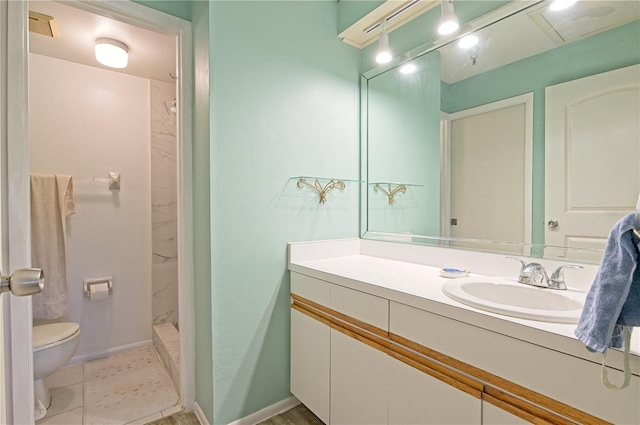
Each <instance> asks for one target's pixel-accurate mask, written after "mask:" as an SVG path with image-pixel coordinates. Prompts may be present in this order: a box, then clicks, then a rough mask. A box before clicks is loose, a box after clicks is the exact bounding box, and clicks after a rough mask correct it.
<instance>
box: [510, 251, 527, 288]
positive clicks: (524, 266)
mask: <svg viewBox="0 0 640 425" xmlns="http://www.w3.org/2000/svg"><path fill="white" fill-rule="evenodd" d="M506 258H508V259H509V260H514V261H519V262H520V264H522V267H521V268H520V275H519V276H518V282H520V283H524V282H523V281H524V280H525V278H524V269H525V268H526V267H527V263H526V262H525V261H524V260H523V259H522V258H518V257H506Z"/></svg>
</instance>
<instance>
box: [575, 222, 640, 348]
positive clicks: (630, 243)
mask: <svg viewBox="0 0 640 425" xmlns="http://www.w3.org/2000/svg"><path fill="white" fill-rule="evenodd" d="M634 226H635V224H634V214H633V213H632V214H628V215H626V216H625V217H623V218H622V219H621V220H620V221H618V222H617V223H616V224H615V225H614V226H613V229H612V230H611V233H610V234H609V238H608V239H607V246H606V247H605V250H604V255H603V257H602V261H601V262H600V269H599V270H598V273H597V275H596V278H595V280H594V281H593V285H591V289H590V290H589V293H588V294H587V299H586V301H585V304H584V308H583V309H582V315H581V317H580V321H579V322H578V327H577V328H576V330H575V335H576V336H577V337H578V339H579V340H580V341H582V342H583V343H584V344H585V345H586V347H587V349H588V350H590V351H598V352H600V353H604V351H605V350H606V349H607V347H613V348H622V345H623V342H624V337H625V332H627V331H628V332H630V331H631V330H630V329H629V330H626V329H625V326H640V267H638V262H639V261H640V253H639V251H638V250H639V248H638V245H640V238H638V236H636V235H635V234H634V233H633V229H634Z"/></svg>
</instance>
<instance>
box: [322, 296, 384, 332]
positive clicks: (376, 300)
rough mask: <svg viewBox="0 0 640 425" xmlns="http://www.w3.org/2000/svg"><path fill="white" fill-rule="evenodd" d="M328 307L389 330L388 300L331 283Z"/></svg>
mask: <svg viewBox="0 0 640 425" xmlns="http://www.w3.org/2000/svg"><path fill="white" fill-rule="evenodd" d="M330 308H332V309H333V310H335V311H338V312H340V313H342V314H346V315H347V316H351V317H353V318H354V319H358V320H361V321H363V322H365V323H367V324H369V325H373V326H375V327H377V328H379V329H382V330H383V331H388V330H389V301H388V300H386V299H384V298H380V297H376V296H374V295H369V294H365V293H364V292H360V291H356V290H353V289H349V288H345V287H344V286H339V285H331V305H330Z"/></svg>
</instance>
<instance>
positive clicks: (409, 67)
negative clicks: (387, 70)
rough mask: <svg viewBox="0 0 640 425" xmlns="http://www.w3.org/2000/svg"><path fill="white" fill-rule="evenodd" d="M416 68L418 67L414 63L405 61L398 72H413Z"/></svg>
mask: <svg viewBox="0 0 640 425" xmlns="http://www.w3.org/2000/svg"><path fill="white" fill-rule="evenodd" d="M417 69H418V67H417V66H415V65H414V64H412V63H411V62H409V63H405V64H404V65H402V66H401V67H400V73H401V74H413V73H414V72H416V70H417Z"/></svg>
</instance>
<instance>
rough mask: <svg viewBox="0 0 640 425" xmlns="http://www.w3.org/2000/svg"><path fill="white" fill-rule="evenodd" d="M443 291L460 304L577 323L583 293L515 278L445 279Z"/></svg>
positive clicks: (524, 316) (506, 313)
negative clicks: (536, 284)
mask: <svg viewBox="0 0 640 425" xmlns="http://www.w3.org/2000/svg"><path fill="white" fill-rule="evenodd" d="M442 292H444V294H445V295H447V296H448V297H449V298H452V299H454V300H456V301H460V302H461V303H463V304H466V305H469V306H472V307H476V308H479V309H481V310H486V311H491V312H493V313H499V314H504V315H507V316H512V317H520V318H522V319H531V320H539V321H544V322H555V323H578V319H580V314H581V313H582V306H583V305H584V300H585V297H586V295H587V294H586V293H585V292H582V291H578V290H575V289H570V288H569V289H567V290H556V289H546V288H538V287H535V286H530V285H525V284H522V283H518V282H517V281H516V280H515V279H507V278H494V277H467V278H460V279H456V280H450V281H447V282H446V283H445V284H444V285H442Z"/></svg>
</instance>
